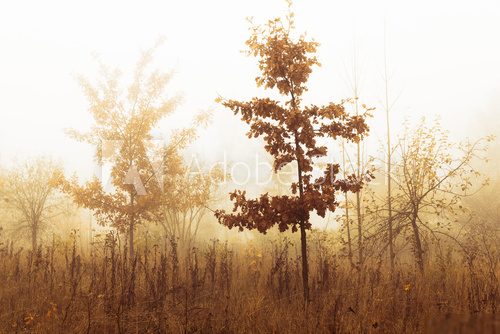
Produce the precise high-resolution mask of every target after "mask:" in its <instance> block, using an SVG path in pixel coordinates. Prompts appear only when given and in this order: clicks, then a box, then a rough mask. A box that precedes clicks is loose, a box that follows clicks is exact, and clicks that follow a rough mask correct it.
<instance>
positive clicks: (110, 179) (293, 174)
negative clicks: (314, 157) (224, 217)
mask: <svg viewBox="0 0 500 334" xmlns="http://www.w3.org/2000/svg"><path fill="white" fill-rule="evenodd" d="M127 144H128V143H127V142H126V141H123V140H103V141H102V142H101V143H100V145H99V149H98V163H97V165H96V166H95V168H96V173H95V174H96V177H97V178H98V179H99V180H100V182H101V183H102V185H103V189H104V190H105V191H107V192H113V191H114V190H115V188H116V187H117V186H120V184H117V183H121V185H132V186H133V188H134V191H135V193H136V194H137V195H139V196H143V195H147V194H148V189H150V187H151V186H152V185H154V187H155V189H159V190H160V191H161V192H163V191H164V184H165V181H166V180H168V178H169V177H172V175H175V177H183V178H186V180H188V181H189V180H193V181H194V180H197V177H203V178H205V180H208V182H210V184H212V185H215V186H225V185H231V186H235V187H245V186H257V187H261V188H264V189H269V190H271V189H273V188H275V189H276V188H281V189H282V188H290V187H291V186H292V184H293V183H297V182H298V172H297V170H298V166H297V161H296V160H293V161H290V162H285V163H282V164H281V165H277V166H275V163H274V162H273V161H272V158H271V157H270V156H269V155H266V154H263V153H259V152H256V153H255V154H254V155H253V156H251V157H248V158H247V159H245V160H244V161H231V160H229V158H228V153H227V152H226V151H223V152H218V153H217V154H214V155H217V156H219V157H221V158H220V159H218V160H216V161H212V162H210V163H207V162H205V161H202V160H200V157H199V155H197V154H191V155H189V156H185V155H184V156H179V155H176V156H174V157H173V159H171V158H172V157H171V156H169V153H168V152H169V150H168V147H167V146H166V145H165V142H164V141H163V140H156V139H153V140H149V141H145V142H144V143H142V144H141V145H142V146H140V147H135V146H133V145H132V147H129V146H128V145H127ZM135 145H137V144H135ZM175 154H177V152H175ZM175 159H177V161H176V160H175ZM179 159H180V161H178V160H179ZM171 160H172V161H171ZM323 160H324V161H323V162H322V163H321V164H318V165H317V166H316V168H314V171H313V172H311V173H307V177H308V178H309V182H308V183H313V184H314V185H321V184H323V183H325V182H328V181H330V182H331V183H333V182H335V181H336V180H337V178H342V176H343V173H342V172H340V171H339V168H340V167H339V165H338V163H337V162H335V161H333V159H330V160H332V161H327V160H328V159H323ZM176 163H177V164H178V165H179V166H180V168H181V172H180V173H179V171H172V170H171V168H175V167H177V166H176V165H175V164H176ZM170 164H172V166H171V165H170ZM328 168H330V169H332V170H330V171H328ZM328 176H329V177H330V178H331V179H330V180H328ZM198 179H199V178H198ZM351 182H354V181H353V180H352V179H351Z"/></svg>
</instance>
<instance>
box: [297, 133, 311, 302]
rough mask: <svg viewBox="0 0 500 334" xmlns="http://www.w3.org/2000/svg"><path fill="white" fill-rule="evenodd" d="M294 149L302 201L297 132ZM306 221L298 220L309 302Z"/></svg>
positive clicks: (303, 278)
mask: <svg viewBox="0 0 500 334" xmlns="http://www.w3.org/2000/svg"><path fill="white" fill-rule="evenodd" d="M295 150H296V154H297V176H298V179H299V198H300V201H301V202H302V198H303V196H304V184H303V181H302V168H301V166H300V155H299V142H298V139H297V134H295ZM305 224H306V222H305V221H304V220H301V221H300V248H301V255H302V286H303V289H304V300H305V301H306V303H307V302H309V263H308V261H307V236H306V227H305Z"/></svg>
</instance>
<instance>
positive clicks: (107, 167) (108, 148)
mask: <svg viewBox="0 0 500 334" xmlns="http://www.w3.org/2000/svg"><path fill="white" fill-rule="evenodd" d="M143 145H144V146H145V148H146V150H145V151H146V152H161V149H162V148H164V147H165V143H164V141H163V140H161V139H151V140H147V141H145V142H144V143H143ZM126 149H127V146H125V141H124V140H101V142H100V143H99V145H98V153H97V155H98V158H99V159H98V160H100V163H97V164H96V165H95V166H94V168H95V174H96V176H97V178H98V179H99V180H100V182H101V184H102V186H103V189H104V190H105V191H106V192H113V191H114V190H115V189H116V186H117V185H116V184H114V182H113V175H112V174H113V173H114V171H113V166H115V165H116V162H117V161H120V160H121V159H122V158H123V157H124V156H126V155H127V153H128V152H126ZM131 160H132V161H134V160H136V159H131ZM143 160H144V159H143ZM145 160H146V161H145V163H147V165H148V166H147V168H146V170H147V172H146V173H143V174H142V175H141V173H140V172H139V169H138V166H137V165H136V164H134V163H132V164H130V165H129V166H126V167H125V169H124V170H123V172H125V177H124V179H123V184H130V185H133V186H134V190H135V192H136V194H137V195H140V196H144V195H147V190H146V186H147V185H148V183H150V182H153V181H156V182H157V184H158V185H159V187H160V190H161V191H163V159H161V154H158V155H153V154H146V158H145ZM123 163H124V164H125V165H126V159H123Z"/></svg>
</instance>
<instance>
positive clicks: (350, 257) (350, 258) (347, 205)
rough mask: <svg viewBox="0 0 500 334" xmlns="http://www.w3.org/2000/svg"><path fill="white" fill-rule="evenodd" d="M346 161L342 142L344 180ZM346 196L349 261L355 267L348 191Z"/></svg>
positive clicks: (345, 177)
mask: <svg viewBox="0 0 500 334" xmlns="http://www.w3.org/2000/svg"><path fill="white" fill-rule="evenodd" d="M346 170H347V167H346V161H345V141H344V140H342V173H343V175H344V179H347V173H346ZM344 196H345V226H346V229H347V251H348V253H347V257H348V259H349V263H350V264H351V266H352V267H354V262H353V261H352V238H351V225H350V223H349V198H348V197H347V191H346V192H344Z"/></svg>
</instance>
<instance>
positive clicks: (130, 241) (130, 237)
mask: <svg viewBox="0 0 500 334" xmlns="http://www.w3.org/2000/svg"><path fill="white" fill-rule="evenodd" d="M134 199H135V198H134V194H133V193H130V208H131V210H132V211H133V210H134ZM134 227H135V215H134V213H133V212H132V213H131V214H130V222H129V229H128V249H129V255H130V259H129V260H130V263H133V261H134V255H135V251H134Z"/></svg>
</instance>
